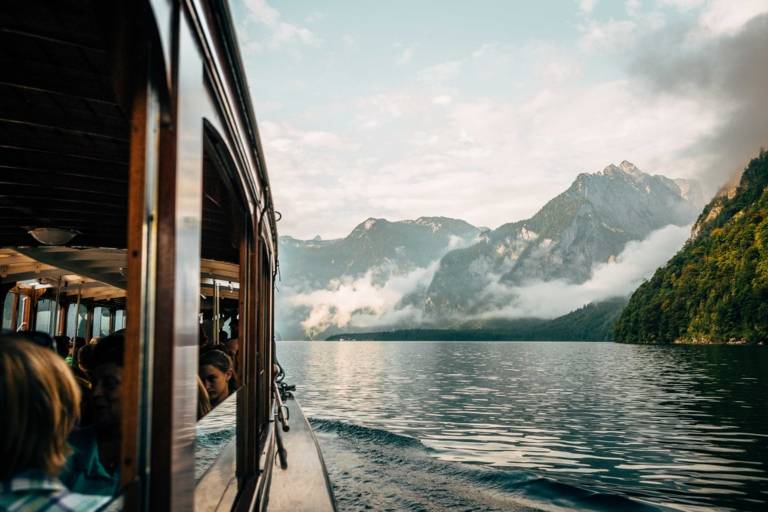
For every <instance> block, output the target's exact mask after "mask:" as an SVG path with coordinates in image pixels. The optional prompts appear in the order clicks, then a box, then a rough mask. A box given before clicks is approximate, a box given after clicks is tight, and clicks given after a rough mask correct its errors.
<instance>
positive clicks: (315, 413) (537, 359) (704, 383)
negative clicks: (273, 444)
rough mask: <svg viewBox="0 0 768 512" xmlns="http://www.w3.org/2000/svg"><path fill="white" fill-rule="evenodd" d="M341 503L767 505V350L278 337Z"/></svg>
mask: <svg viewBox="0 0 768 512" xmlns="http://www.w3.org/2000/svg"><path fill="white" fill-rule="evenodd" d="M278 357H279V359H280V362H281V364H282V365H283V366H284V367H285V369H286V372H287V374H288V378H287V379H286V381H287V382H290V383H295V384H297V385H298V390H297V392H296V396H297V398H298V399H299V401H300V403H301V404H302V407H303V408H304V411H305V413H306V414H307V416H309V417H310V418H312V422H313V425H314V427H315V431H316V434H317V436H318V439H319V442H320V445H321V448H322V450H323V454H324V456H325V460H326V464H327V466H328V469H329V473H330V477H331V481H332V484H333V487H334V491H335V493H336V498H337V501H338V505H339V509H340V510H341V511H345V510H516V509H519V510H523V509H526V508H531V509H584V510H644V509H657V508H672V509H680V510H768V505H766V503H768V347H744V346H671V347H660V346H636V345H619V344H613V343H578V342H472V343H456V342H280V343H278Z"/></svg>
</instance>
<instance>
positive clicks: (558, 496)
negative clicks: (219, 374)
mask: <svg viewBox="0 0 768 512" xmlns="http://www.w3.org/2000/svg"><path fill="white" fill-rule="evenodd" d="M310 421H311V423H312V426H313V428H314V431H315V434H316V435H317V438H318V440H319V442H320V446H321V448H322V451H323V454H324V457H325V461H326V465H327V466H328V472H329V476H330V479H331V483H332V485H333V488H334V493H335V494H336V501H337V504H338V507H339V510H340V511H356V510H377V511H378V510H381V511H384V510H393V511H394V510H398V511H399V510H405V511H431V510H465V511H481V510H482V511H502V510H503V511H522V510H551V511H561V510H591V511H618V510H620V511H627V512H635V511H655V510H666V509H664V508H662V507H657V506H654V505H650V504H646V503H642V502H639V501H636V500H633V499H630V498H627V497H624V496H619V495H611V494H606V493H599V492H593V491H589V490H586V489H581V488H578V487H575V486H571V485H567V484H564V483H560V482H557V481H555V480H553V479H550V478H544V477H541V476H538V475H535V474H533V473H531V472H527V471H520V470H508V469H504V470H501V469H495V468H491V467H487V466H479V465H470V464H464V463H457V462H446V461H441V460H438V459H437V458H435V457H434V450H432V449H430V448H429V447H427V446H425V445H424V444H422V443H421V442H420V441H419V440H418V439H415V438H413V437H408V436H405V435H400V434H395V433H392V432H387V431H386V430H380V429H375V428H368V427H363V426H360V425H355V424H351V423H346V422H342V421H336V420H328V419H312V420H310Z"/></svg>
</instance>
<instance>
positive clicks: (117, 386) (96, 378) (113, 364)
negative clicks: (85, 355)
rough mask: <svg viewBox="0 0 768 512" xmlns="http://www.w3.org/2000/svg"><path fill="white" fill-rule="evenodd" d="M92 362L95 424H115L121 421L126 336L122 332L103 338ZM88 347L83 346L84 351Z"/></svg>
mask: <svg viewBox="0 0 768 512" xmlns="http://www.w3.org/2000/svg"><path fill="white" fill-rule="evenodd" d="M92 346H93V349H92V352H91V355H90V361H88V365H87V366H88V376H89V378H90V381H91V384H92V385H93V389H92V392H91V401H90V413H91V419H92V421H93V423H94V425H97V426H99V427H114V426H117V425H119V424H120V418H121V400H120V396H121V390H122V383H123V351H124V349H125V338H124V337H123V334H122V332H117V333H114V334H110V335H109V336H106V337H104V338H101V340H99V342H98V343H97V344H96V345H92ZM84 349H85V347H83V349H81V350H84Z"/></svg>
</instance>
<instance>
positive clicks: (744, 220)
mask: <svg viewBox="0 0 768 512" xmlns="http://www.w3.org/2000/svg"><path fill="white" fill-rule="evenodd" d="M766 186H768V153H767V152H766V151H765V150H761V152H760V155H759V156H758V157H757V158H755V159H753V160H752V161H751V162H750V163H749V165H748V166H747V168H746V169H745V170H744V173H743V175H742V177H741V181H740V182H739V185H738V187H737V188H735V190H731V191H724V192H723V193H721V194H719V195H718V196H717V197H716V198H715V199H714V200H713V201H712V202H711V203H710V204H709V205H707V206H706V207H705V208H704V211H703V212H702V214H701V216H700V217H699V220H698V221H697V223H696V225H695V226H694V230H693V236H692V238H691V240H689V241H688V242H687V243H686V245H685V246H684V247H683V249H681V250H680V252H678V254H677V255H675V256H674V257H673V258H672V259H671V260H670V261H669V263H667V265H666V266H665V267H662V268H660V269H659V270H657V271H656V273H655V274H654V276H653V277H652V278H651V279H650V280H649V281H647V282H645V283H644V284H643V285H641V286H640V288H638V290H637V291H636V292H635V293H634V294H633V295H632V297H631V299H630V301H629V304H628V305H627V307H626V308H625V309H624V311H623V313H622V314H621V316H620V317H619V320H618V322H617V323H616V339H617V341H624V342H632V343H672V342H675V341H678V342H690V343H723V342H740V341H744V342H749V343H756V342H761V341H766V340H768V191H767V190H766Z"/></svg>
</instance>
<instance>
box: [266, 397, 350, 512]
mask: <svg viewBox="0 0 768 512" xmlns="http://www.w3.org/2000/svg"><path fill="white" fill-rule="evenodd" d="M285 405H286V406H287V407H288V409H289V411H290V419H289V421H288V424H289V425H290V427H291V429H290V430H289V431H288V432H283V431H282V430H281V431H280V435H281V436H282V438H283V444H284V446H285V450H286V452H287V454H288V456H287V459H288V467H287V468H286V469H282V468H281V467H280V461H279V458H278V457H277V456H276V457H275V460H274V462H273V464H274V467H273V468H272V478H271V483H270V489H269V502H268V504H267V510H269V511H292V512H300V511H312V512H324V511H329V512H333V511H335V510H336V506H335V502H334V499H333V492H332V490H331V483H330V481H329V480H328V474H327V471H326V468H325V463H324V462H323V456H322V454H321V453H320V448H319V446H318V445H317V439H315V435H314V433H312V429H311V427H310V426H309V423H308V422H307V418H306V417H305V416H304V413H303V412H302V410H301V407H300V406H299V404H298V402H297V401H296V400H295V399H293V398H289V399H288V400H286V402H285ZM278 428H279V426H278Z"/></svg>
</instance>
